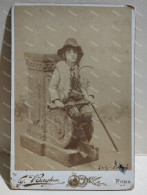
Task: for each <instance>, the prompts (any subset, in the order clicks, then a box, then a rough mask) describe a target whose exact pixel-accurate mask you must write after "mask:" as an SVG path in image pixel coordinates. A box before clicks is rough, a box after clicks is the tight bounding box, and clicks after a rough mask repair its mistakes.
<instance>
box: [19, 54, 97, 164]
mask: <svg viewBox="0 0 147 195" xmlns="http://www.w3.org/2000/svg"><path fill="white" fill-rule="evenodd" d="M25 59H26V65H27V67H28V128H27V129H26V134H25V135H22V136H21V137H20V141H21V146H22V147H24V148H27V149H29V150H31V151H33V152H35V153H37V154H38V155H41V156H48V157H49V158H51V159H53V160H55V161H57V162H59V163H62V164H64V165H65V166H68V167H70V166H75V165H79V164H84V163H87V162H91V161H94V160H97V159H98V148H95V147H94V146H92V145H90V144H88V143H84V142H81V143H77V140H78V139H76V137H77V133H78V132H79V131H75V129H74V127H73V123H72V120H71V118H70V117H69V116H68V115H67V113H66V112H65V111H63V110H56V111H49V109H48V104H49V103H50V94H49V83H50V79H51V77H52V73H53V71H54V68H55V66H56V63H57V62H58V61H60V59H59V58H58V56H57V55H54V54H53V55H41V54H30V53H26V54H25ZM77 144H78V145H77ZM71 145H72V146H74V148H75V149H74V150H73V149H71ZM75 146H76V147H75ZM72 148H73V147H72ZM77 149H78V150H77Z"/></svg>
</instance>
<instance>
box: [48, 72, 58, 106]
mask: <svg viewBox="0 0 147 195" xmlns="http://www.w3.org/2000/svg"><path fill="white" fill-rule="evenodd" d="M59 79H60V78H59V71H58V70H57V69H55V70H54V72H53V75H52V78H51V81H50V86H49V92H50V97H51V102H53V103H54V101H55V100H60V98H59V94H58V86H59Z"/></svg>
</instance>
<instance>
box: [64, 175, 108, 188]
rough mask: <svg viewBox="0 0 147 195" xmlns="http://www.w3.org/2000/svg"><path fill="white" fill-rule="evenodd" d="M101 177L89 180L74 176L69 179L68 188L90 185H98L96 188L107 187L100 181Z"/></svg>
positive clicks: (82, 176)
mask: <svg viewBox="0 0 147 195" xmlns="http://www.w3.org/2000/svg"><path fill="white" fill-rule="evenodd" d="M100 179H101V177H96V176H95V177H89V178H87V177H86V176H85V175H79V176H77V175H72V176H70V177H69V179H68V185H67V186H70V187H73V188H75V187H81V188H83V187H85V186H86V185H87V184H88V183H91V184H93V185H96V186H101V185H105V186H106V184H105V183H101V181H100Z"/></svg>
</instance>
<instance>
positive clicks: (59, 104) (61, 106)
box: [55, 100, 64, 108]
mask: <svg viewBox="0 0 147 195" xmlns="http://www.w3.org/2000/svg"><path fill="white" fill-rule="evenodd" d="M55 104H56V106H57V107H59V108H63V107H64V104H63V103H62V102H61V101H60V100H55Z"/></svg>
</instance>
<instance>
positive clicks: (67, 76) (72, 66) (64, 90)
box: [49, 38, 94, 127]
mask: <svg viewBox="0 0 147 195" xmlns="http://www.w3.org/2000/svg"><path fill="white" fill-rule="evenodd" d="M57 54H58V56H59V57H60V58H62V59H63V61H60V62H58V63H57V64H56V68H55V70H54V73H53V76H52V79H51V82H50V88H49V91H50V97H51V102H52V103H53V104H55V105H56V107H59V108H63V107H64V104H66V103H69V102H78V101H81V100H88V101H89V102H90V103H94V96H93V94H92V92H91V89H90V85H89V81H88V80H87V78H85V76H84V72H83V69H84V68H82V67H80V60H81V58H82V56H83V51H82V49H81V47H80V46H79V45H78V44H77V41H76V40H75V39H73V38H69V39H67V40H66V42H65V44H64V46H63V47H62V48H61V49H59V50H58V51H57ZM80 68H82V69H81V70H80ZM67 112H68V114H69V115H70V117H71V118H72V119H73V120H74V121H76V122H77V121H81V122H83V123H84V124H85V127H86V126H87V125H88V126H89V124H90V122H91V118H92V112H91V109H90V107H89V106H88V105H77V106H75V107H72V108H70V109H68V111H67Z"/></svg>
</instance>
